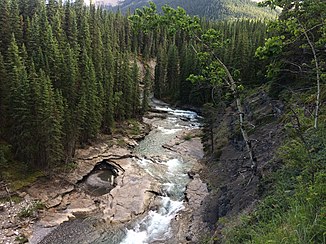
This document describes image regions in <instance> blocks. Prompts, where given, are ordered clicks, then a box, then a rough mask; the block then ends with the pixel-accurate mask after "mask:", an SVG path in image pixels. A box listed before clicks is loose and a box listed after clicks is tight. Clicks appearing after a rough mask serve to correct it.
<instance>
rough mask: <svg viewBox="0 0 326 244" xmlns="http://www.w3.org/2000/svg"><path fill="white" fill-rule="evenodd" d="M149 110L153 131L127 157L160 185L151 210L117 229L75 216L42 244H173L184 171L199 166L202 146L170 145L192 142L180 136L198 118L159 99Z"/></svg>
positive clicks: (196, 123)
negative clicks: (177, 146)
mask: <svg viewBox="0 0 326 244" xmlns="http://www.w3.org/2000/svg"><path fill="white" fill-rule="evenodd" d="M151 107H152V112H150V113H149V114H148V115H147V116H145V118H144V121H145V122H146V123H148V124H150V125H151V128H152V129H151V131H150V132H149V134H148V135H147V136H146V137H145V138H144V139H143V140H142V141H141V142H139V144H138V145H137V146H136V147H135V148H134V150H133V153H132V155H134V156H133V157H131V158H130V160H132V161H131V164H133V165H134V166H136V168H137V169H139V170H140V171H142V175H143V176H144V178H146V176H149V177H150V178H151V179H153V180H154V181H155V184H156V185H158V188H159V190H158V192H156V194H157V196H156V197H155V198H154V199H155V200H154V202H151V203H150V206H149V210H148V211H146V212H145V213H144V214H141V215H138V216H135V218H134V219H132V220H131V221H129V222H126V223H123V224H120V225H114V224H110V223H105V224H99V223H98V221H97V219H99V218H101V217H102V216H95V215H94V216H92V217H88V218H86V219H78V218H77V219H75V220H73V221H69V222H67V223H63V224H62V225H60V226H59V227H58V228H56V230H54V231H53V233H52V234H51V235H49V236H47V237H46V238H45V239H43V241H42V242H41V243H96V244H97V243H107V244H150V243H174V241H175V239H174V241H172V242H171V238H172V239H173V238H174V234H175V233H174V230H173V228H172V226H171V224H172V222H173V221H175V219H177V215H178V214H179V213H180V211H181V210H182V209H184V208H185V191H186V187H187V185H188V183H189V182H190V180H191V179H190V177H189V175H188V172H189V171H191V170H192V169H193V167H194V165H195V164H197V165H198V159H200V158H201V157H202V156H203V155H202V154H203V152H202V147H201V143H200V141H199V142H198V143H199V144H200V147H199V146H197V148H192V149H191V148H190V149H189V148H188V147H187V146H186V145H184V147H183V148H182V150H181V151H180V150H179V149H178V148H175V147H173V145H178V143H180V141H183V142H186V141H187V140H192V139H191V138H188V139H185V138H182V137H186V135H188V134H189V133H191V132H192V130H197V131H198V129H199V128H200V123H199V118H200V117H199V116H198V115H197V113H195V112H192V111H187V110H180V109H172V108H170V107H169V106H168V105H167V104H165V103H163V102H160V101H158V100H152V104H151ZM180 138H181V139H180ZM188 150H189V153H188ZM190 154H191V155H190ZM194 155H195V156H194ZM95 176H96V175H95ZM141 182H142V178H140V179H139V178H138V179H137V181H135V184H136V185H135V186H137V185H139V184H141ZM131 190H132V188H131ZM145 190H146V189H144V190H143V191H145ZM130 201H131V202H132V201H133V200H132V199H130ZM119 204H122V205H123V204H124V203H123V202H121V203H119ZM94 223H95V224H94Z"/></svg>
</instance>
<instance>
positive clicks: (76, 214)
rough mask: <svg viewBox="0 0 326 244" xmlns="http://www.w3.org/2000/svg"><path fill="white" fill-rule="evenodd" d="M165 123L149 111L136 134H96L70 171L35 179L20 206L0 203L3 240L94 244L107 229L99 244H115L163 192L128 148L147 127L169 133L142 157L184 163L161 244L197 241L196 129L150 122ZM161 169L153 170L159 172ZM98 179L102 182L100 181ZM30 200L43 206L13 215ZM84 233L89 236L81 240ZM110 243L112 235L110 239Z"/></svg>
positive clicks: (202, 188)
mask: <svg viewBox="0 0 326 244" xmlns="http://www.w3.org/2000/svg"><path fill="white" fill-rule="evenodd" d="M178 116H179V115H177V116H174V117H173V118H172V119H173V123H175V122H176V121H178V120H179V119H180V117H178ZM164 118H166V119H169V118H168V116H167V115H166V111H162V110H155V111H152V112H150V113H149V114H148V115H147V116H146V117H145V118H144V121H145V124H147V125H145V124H143V125H141V126H140V133H139V134H137V135H133V136H131V135H124V136H122V137H121V136H120V137H116V138H114V137H113V141H112V138H110V140H109V138H107V137H105V136H103V137H102V138H100V140H99V141H97V142H96V143H94V144H93V145H91V146H88V147H87V148H84V149H80V150H78V151H77V152H76V157H75V167H74V169H73V170H72V171H69V172H64V173H62V172H61V173H60V174H54V175H53V174H52V175H51V176H49V177H48V178H42V179H40V180H38V181H37V182H36V183H35V184H33V185H32V186H30V187H29V188H27V189H26V190H25V192H24V193H20V194H22V197H23V199H24V200H23V201H22V202H21V203H19V204H15V205H14V206H13V207H10V206H9V205H7V204H6V205H5V206H4V210H3V211H2V212H1V219H0V220H1V221H2V222H3V224H2V228H1V229H0V239H1V240H4V241H3V242H4V243H14V242H19V241H21V242H23V241H25V240H26V241H27V240H28V241H29V242H30V243H79V242H82V243H91V242H92V243H96V242H97V241H99V240H101V239H103V233H106V234H104V235H106V236H107V235H108V234H107V233H110V232H114V233H115V236H113V237H112V238H111V241H112V242H106V243H119V242H120V241H119V240H118V239H119V238H120V239H121V236H123V235H125V229H126V228H128V225H129V224H130V228H132V226H133V225H132V223H136V222H137V220H138V219H142V218H144V216H145V215H146V214H147V212H148V211H152V210H153V209H157V208H159V207H158V205H157V204H158V202H159V201H158V199H159V198H158V197H160V196H163V195H164V192H163V190H164V189H163V188H162V182H160V180H159V179H158V178H157V177H156V176H155V175H152V174H150V173H148V171H146V168H144V167H143V165H141V164H140V163H139V162H141V160H144V158H142V156H143V155H141V154H140V153H139V152H138V151H137V150H136V151H134V150H133V148H134V147H135V146H137V145H138V143H139V140H140V139H142V138H144V136H145V134H147V133H148V132H149V128H150V127H152V131H153V130H155V129H156V130H160V131H163V134H166V135H169V136H167V137H166V141H165V142H164V143H162V141H159V142H150V143H154V144H155V143H157V148H159V149H157V150H161V149H160V148H162V150H164V151H165V152H166V154H160V153H157V152H155V150H156V149H155V147H152V146H151V147H150V148H149V149H150V150H151V152H150V153H147V154H146V156H147V157H151V156H152V158H149V159H150V160H153V162H154V161H155V160H161V161H164V160H166V161H167V162H170V161H171V157H172V155H173V157H175V156H176V155H178V157H182V158H183V161H184V162H185V161H186V162H187V164H189V165H191V169H190V170H188V175H189V176H187V178H188V180H187V182H188V181H189V182H188V183H187V185H186V190H185V195H184V197H183V198H184V201H183V202H184V204H183V205H184V206H183V207H182V210H181V209H180V211H178V213H177V214H175V215H173V216H174V217H173V219H172V220H171V227H169V231H170V232H171V235H170V236H169V237H168V238H166V240H165V241H164V242H160V243H187V242H189V243H196V241H198V237H199V236H200V233H201V232H202V231H203V229H205V225H204V224H203V221H202V219H201V213H202V209H201V203H202V201H203V199H204V197H205V196H206V195H207V188H206V185H205V184H204V183H203V182H202V181H201V179H200V178H199V175H198V173H199V172H200V170H201V164H200V160H201V158H202V157H203V149H202V145H201V141H200V129H197V128H196V126H193V127H192V128H191V129H189V128H190V127H187V126H185V125H180V127H178V128H164V126H161V125H160V123H158V124H157V122H158V121H160V120H164ZM181 118H182V119H184V118H183V117H181ZM170 120H171V118H170ZM174 120H175V121H174ZM184 120H185V119H184ZM170 122H171V121H170ZM185 123H186V124H187V123H188V124H191V123H192V122H191V121H186V122H185ZM164 130H166V131H164ZM121 141H122V142H123V143H121ZM118 145H119V146H118ZM145 150H146V149H145ZM169 160H170V161H169ZM172 161H173V160H172ZM172 161H171V162H172ZM159 167H161V166H160V165H158V168H159ZM164 167H166V166H164ZM164 167H163V168H162V167H161V169H160V170H163V171H164ZM100 176H101V177H102V178H103V177H108V178H107V180H106V179H105V178H103V179H102V178H100ZM94 187H95V188H101V187H102V188H103V189H109V190H107V192H105V191H104V192H101V194H98V192H97V193H96V192H94V191H93V190H92V189H95V188H94ZM35 201H38V202H37V203H39V202H41V203H42V206H44V208H43V210H39V209H38V207H33V208H35V209H33V211H34V213H33V214H31V216H27V217H26V218H21V216H20V217H19V213H21V212H22V210H23V209H26V208H28V206H34V205H35ZM181 203H182V202H181ZM33 204H34V205H33ZM13 216H14V217H13ZM10 219H12V220H10ZM5 220H6V221H7V220H10V221H11V222H8V223H12V224H11V225H8V224H7V225H6V223H7V222H6V223H4V222H5ZM120 232H121V236H119V237H116V233H120ZM85 235H87V238H88V239H87V238H86V239H85ZM114 238H117V240H116V242H115V241H114V240H113V239H114ZM71 240H73V242H72V241H71ZM96 240H97V241H96ZM139 243H142V242H139ZM152 243H158V242H152Z"/></svg>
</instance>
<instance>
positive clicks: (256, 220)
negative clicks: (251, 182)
mask: <svg viewBox="0 0 326 244" xmlns="http://www.w3.org/2000/svg"><path fill="white" fill-rule="evenodd" d="M325 132H326V129H325V128H320V129H319V130H309V131H307V132H306V133H305V134H303V137H302V139H303V141H302V140H299V139H297V138H292V139H291V140H289V141H288V142H287V143H286V144H285V145H284V146H282V147H281V148H280V150H279V156H280V158H281V159H282V160H283V161H284V167H283V168H282V169H281V170H279V171H278V172H276V173H274V175H273V176H271V178H272V179H271V181H272V182H274V186H273V187H272V189H271V190H270V191H269V193H268V195H267V196H266V197H265V198H264V199H263V200H262V202H261V203H260V204H259V205H258V207H257V209H256V210H255V211H254V212H253V213H251V214H249V215H246V216H245V217H244V218H242V219H241V220H240V223H239V224H238V225H236V226H235V227H230V228H229V229H227V228H226V229H225V230H224V235H225V239H226V243H289V244H290V243H302V244H307V243H325V240H326V236H325V229H326V220H325V214H326V205H325V203H326V164H325V162H326V136H325Z"/></svg>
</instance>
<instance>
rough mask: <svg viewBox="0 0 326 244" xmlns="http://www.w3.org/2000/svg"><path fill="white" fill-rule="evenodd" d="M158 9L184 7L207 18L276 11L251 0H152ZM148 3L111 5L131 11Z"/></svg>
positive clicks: (265, 14)
mask: <svg viewBox="0 0 326 244" xmlns="http://www.w3.org/2000/svg"><path fill="white" fill-rule="evenodd" d="M153 2H154V3H155V4H156V5H157V7H158V8H159V9H160V8H161V7H162V6H163V5H165V4H168V5H169V6H171V7H173V8H176V7H178V6H180V7H182V8H184V9H185V10H186V11H187V13H188V14H190V15H198V16H200V17H206V18H208V19H214V20H221V19H229V18H260V19H263V18H267V19H271V18H275V17H276V15H277V12H275V11H271V10H269V9H267V8H260V7H258V6H257V3H254V2H252V1H251V0H153ZM146 5H148V0H124V1H121V2H120V3H119V5H117V6H115V7H113V9H114V10H118V9H119V10H121V11H122V12H127V11H128V10H130V11H131V12H133V11H134V10H135V9H137V8H141V7H143V6H146Z"/></svg>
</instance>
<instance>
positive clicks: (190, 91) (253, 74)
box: [154, 20, 267, 105]
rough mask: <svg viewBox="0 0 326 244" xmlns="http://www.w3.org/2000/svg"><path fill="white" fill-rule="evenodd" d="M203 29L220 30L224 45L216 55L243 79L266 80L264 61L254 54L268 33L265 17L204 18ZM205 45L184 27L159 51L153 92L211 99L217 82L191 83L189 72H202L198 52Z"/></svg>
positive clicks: (198, 101)
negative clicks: (207, 19) (249, 18)
mask: <svg viewBox="0 0 326 244" xmlns="http://www.w3.org/2000/svg"><path fill="white" fill-rule="evenodd" d="M201 25H202V26H203V28H204V29H209V28H213V29H215V30H217V31H218V32H219V35H220V36H221V38H222V39H223V43H224V46H223V47H221V48H220V49H218V50H217V55H219V56H220V57H222V59H223V62H224V63H225V64H226V65H227V66H229V67H231V71H232V72H233V73H234V74H235V76H236V78H237V79H239V81H241V83H243V84H246V85H248V86H253V85H257V83H258V84H259V83H261V81H262V80H264V73H263V72H262V71H261V64H262V62H261V61H259V60H258V59H256V58H255V57H254V55H255V51H256V49H257V47H258V46H260V45H263V43H264V40H265V38H266V37H267V33H266V30H267V25H266V23H265V22H263V21H256V20H235V21H221V22H207V21H202V22H201ZM202 49H203V47H202V45H201V44H200V43H197V42H196V41H194V40H193V39H192V40H190V38H189V37H187V35H186V34H185V33H183V32H182V31H180V32H177V33H176V35H175V38H174V39H172V41H170V42H166V43H165V44H164V45H160V46H159V48H158V51H157V66H156V70H155V81H154V94H155V96H156V97H158V98H163V99H168V100H172V101H179V102H180V103H182V104H193V105H203V104H205V103H207V102H212V100H213V99H212V92H214V86H213V85H212V84H211V83H210V82H209V81H201V82H197V83H192V82H191V81H190V80H189V79H188V78H189V75H190V74H199V73H200V72H201V67H200V66H201V64H200V61H199V59H198V55H197V52H199V51H200V50H202Z"/></svg>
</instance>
